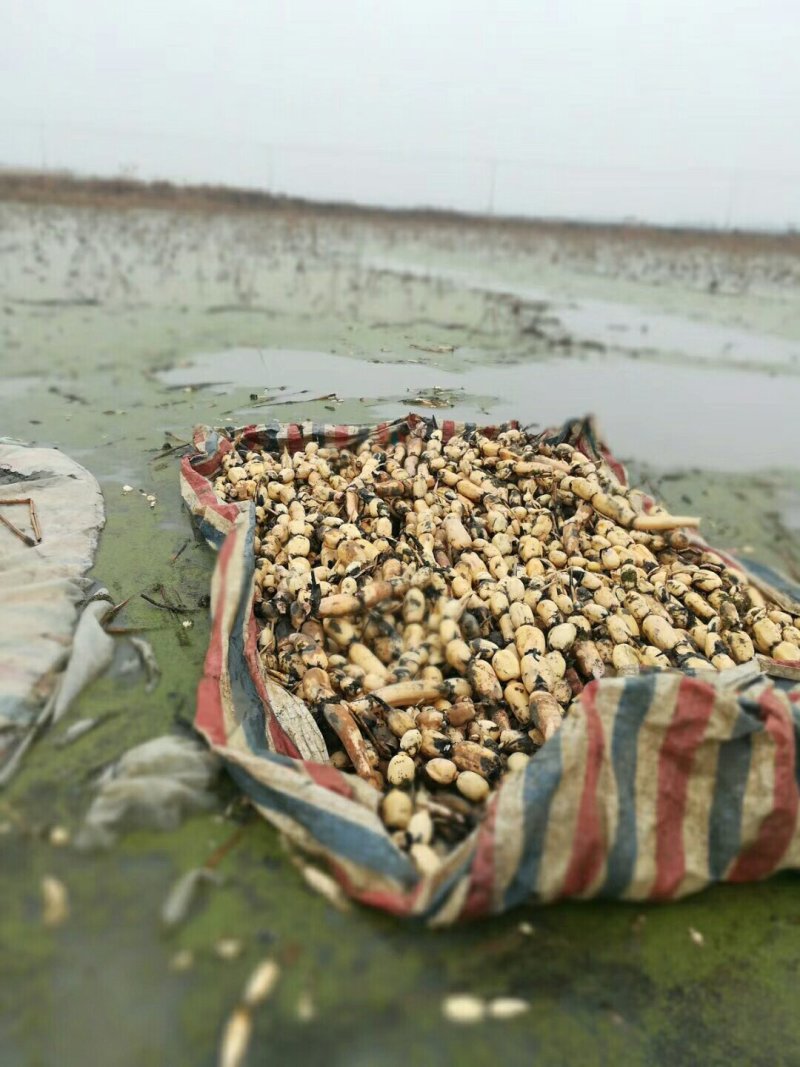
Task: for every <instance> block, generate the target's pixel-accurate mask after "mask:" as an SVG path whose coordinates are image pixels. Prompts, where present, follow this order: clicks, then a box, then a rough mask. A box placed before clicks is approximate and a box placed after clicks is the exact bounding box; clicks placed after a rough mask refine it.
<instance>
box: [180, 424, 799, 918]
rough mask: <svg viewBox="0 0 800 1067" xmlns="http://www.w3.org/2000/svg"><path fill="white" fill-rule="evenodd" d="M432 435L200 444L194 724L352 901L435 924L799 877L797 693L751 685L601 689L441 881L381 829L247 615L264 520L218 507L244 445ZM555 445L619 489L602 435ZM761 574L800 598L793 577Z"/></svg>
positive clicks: (187, 465) (739, 680) (209, 437)
mask: <svg viewBox="0 0 800 1067" xmlns="http://www.w3.org/2000/svg"><path fill="white" fill-rule="evenodd" d="M426 422H427V420H422V419H420V417H419V416H410V417H409V419H406V420H402V421H401V422H398V423H392V424H384V425H382V426H380V427H372V428H363V427H328V426H323V427H321V426H316V425H311V424H305V425H303V426H284V425H280V424H277V423H275V424H272V425H266V426H263V427H246V428H245V429H244V430H239V431H236V432H234V431H230V432H226V433H219V432H214V431H209V430H205V429H202V428H201V429H200V430H198V431H197V433H196V437H195V443H196V445H197V454H196V455H195V456H192V457H187V458H185V459H184V461H183V467H182V472H181V482H182V492H183V496H184V499H185V500H186V503H187V505H188V507H189V508H190V510H191V512H192V514H193V515H194V516H195V518H196V520H197V522H198V524H199V526H200V529H201V530H202V532H203V533H204V535H205V536H206V538H207V539H208V541H209V543H210V544H212V545H213V546H214V547H215V548H217V549H219V558H218V560H217V565H216V569H215V572H214V578H213V583H212V603H211V614H212V620H213V626H212V633H211V640H210V643H209V648H208V653H207V656H206V661H205V668H204V675H203V679H202V681H201V683H200V686H199V689H198V697H197V713H196V719H195V725H196V727H197V729H198V730H199V731H200V732H201V733H202V734H203V735H204V736H205V738H206V739H207V741H208V743H209V744H210V745H211V746H212V747H213V748H214V749H215V750H216V751H217V752H218V753H219V754H220V755H221V756H222V758H223V759H224V760H225V762H226V765H227V767H228V769H229V771H230V773H231V775H232V776H233V778H234V779H235V780H236V782H237V783H238V785H239V786H240V788H241V789H242V790H243V791H244V792H245V793H246V794H247V795H248V797H249V798H250V799H251V801H252V803H253V804H254V805H255V807H256V808H257V809H258V810H259V812H261V814H262V815H263V816H264V817H265V818H266V819H268V820H269V821H270V822H271V823H272V824H274V825H275V826H276V827H277V828H278V829H279V830H281V831H282V832H284V833H285V834H286V835H287V836H288V837H289V838H290V839H291V840H292V841H293V842H294V843H295V844H297V845H298V846H299V847H300V848H302V849H303V850H305V851H306V852H308V853H309V854H311V855H313V856H315V857H317V858H318V859H319V860H321V861H323V862H324V863H325V864H326V865H327V866H328V868H329V870H330V871H331V873H332V874H333V875H334V877H335V878H336V879H337V880H338V882H339V884H340V885H341V886H342V887H343V889H344V890H345V891H346V892H347V893H348V894H349V895H350V896H352V897H353V898H355V899H356V900H358V901H360V902H361V903H364V904H368V905H371V906H373V907H377V908H381V909H384V910H386V911H390V912H392V913H394V914H396V915H402V916H407V917H410V918H416V919H418V920H424V921H426V922H428V923H431V924H446V923H452V922H455V921H458V920H463V919H472V918H478V917H480V916H483V915H490V914H496V913H499V912H502V911H505V910H507V909H508V908H511V907H513V906H514V905H515V904H518V903H520V902H522V901H525V900H530V899H532V898H533V899H535V900H538V901H541V902H547V901H553V900H558V899H562V898H565V897H578V898H589V897H594V896H604V897H615V898H620V899H627V900H660V901H666V900H672V899H676V898H678V897H681V896H684V895H686V894H687V893H692V892H696V891H697V890H699V889H702V888H703V887H704V886H706V885H708V884H709V883H711V882H716V881H730V882H736V881H752V880H756V879H761V878H766V877H768V876H769V875H770V874H772V873H774V872H775V871H778V870H781V869H785V868H796V867H798V866H800V829H799V828H798V807H799V806H800V805H799V803H798V801H799V800H800V790H799V788H798V785H799V781H800V779H799V778H798V775H799V774H800V770H799V769H798V758H797V742H798V731H799V730H800V705H799V704H798V702H800V685H799V684H798V683H796V682H795V681H792V680H790V679H786V678H778V679H773V678H770V677H767V676H765V675H763V674H759V673H757V672H756V671H754V670H748V669H747V668H744V669H741V668H740V669H738V670H737V671H736V672H728V673H729V674H730V675H731V677H727V678H726V677H725V675H721V676H720V677H719V679H718V680H717V682H716V684H715V685H712V684H710V683H709V682H707V681H703V680H700V679H698V678H693V677H688V676H684V675H680V674H678V673H658V672H654V673H643V674H640V675H638V676H635V677H630V678H613V679H602V680H601V681H599V682H593V683H591V684H590V685H588V686H587V687H586V688H585V689H584V690H583V693H582V694H581V696H580V697H579V698H578V699H577V700H576V701H575V702H574V704H573V705H572V707H571V709H570V712H569V715H568V716H567V718H566V719H565V721H564V724H563V726H562V728H561V730H560V731H559V732H558V733H557V734H556V735H555V736H554V737H553V738H552V739H551V740H550V741H548V742H547V743H546V744H545V745H544V746H543V747H542V748H541V749H540V750H539V751H538V752H537V753H536V754H535V756H534V757H533V758H532V759H531V761H530V763H529V764H528V766H527V768H526V770H525V771H524V772H523V773H520V774H515V775H510V776H508V777H507V778H505V779H504V780H503V781H502V782H501V784H500V786H499V788H498V789H497V790H496V792H495V793H494V794H493V795H492V797H491V799H490V801H489V803H488V806H487V810H486V814H485V817H484V819H483V821H482V822H481V823H480V825H479V826H478V827H477V828H476V829H475V831H474V832H473V833H472V834H471V836H470V837H468V838H467V839H466V840H464V841H462V842H461V843H460V844H459V845H458V846H456V847H455V848H454V849H453V850H452V851H451V852H450V854H449V855H448V856H447V858H446V859H445V860H444V861H443V862H442V864H441V866H440V868H439V869H438V870H437V871H436V873H435V874H434V875H432V876H428V877H421V876H419V875H418V874H417V872H416V870H415V868H414V867H413V865H412V864H411V862H410V860H409V858H408V857H407V856H406V854H405V853H404V852H402V851H401V850H400V849H398V848H397V847H396V846H395V844H394V843H393V841H392V839H391V837H390V836H389V834H388V833H387V831H386V829H385V828H384V826H383V824H382V822H381V820H380V817H379V815H378V802H379V799H380V798H379V795H378V793H377V792H376V791H375V790H374V789H372V788H371V787H370V786H369V785H367V784H366V783H364V782H362V781H361V780H360V779H358V778H356V777H355V776H353V775H347V774H343V773H341V772H339V771H337V770H335V769H334V768H332V767H331V766H330V765H329V764H327V763H326V762H325V749H324V744H323V742H322V737H321V735H320V733H319V731H318V729H317V727H316V725H315V723H314V721H313V719H312V717H311V715H310V713H309V712H308V711H307V709H306V708H305V707H304V705H302V703H301V702H299V701H298V700H297V699H296V698H294V697H292V696H290V695H289V694H286V693H285V692H284V691H283V690H281V689H280V688H279V687H278V686H276V685H275V684H274V683H273V682H271V681H269V680H268V679H265V678H264V676H263V673H262V671H261V669H260V664H259V660H258V655H257V651H256V635H257V627H256V620H255V618H254V615H253V610H252V596H253V575H254V562H255V560H254V551H253V538H254V534H255V513H254V508H253V507H252V505H250V504H243V505H240V504H227V503H222V502H220V501H219V500H218V499H217V497H216V496H215V494H214V491H213V488H212V486H211V483H210V481H209V478H211V477H213V475H214V473H215V471H216V470H217V469H218V466H219V462H220V459H221V457H222V455H223V454H224V453H225V452H226V451H228V450H229V449H230V448H231V447H233V441H234V439H235V440H236V442H237V443H238V444H247V443H249V442H253V441H255V440H258V441H259V442H261V443H267V442H268V443H269V444H270V446H272V447H275V448H283V447H288V448H289V449H290V450H294V449H296V448H299V447H303V445H304V444H305V442H306V441H307V440H308V439H314V440H318V441H325V442H326V443H330V442H332V441H335V442H336V443H339V444H341V445H352V444H353V443H355V442H357V441H359V440H363V439H364V438H365V437H366V436H368V435H370V434H375V435H376V436H379V437H380V439H381V440H383V441H385V442H386V443H388V442H390V441H393V440H399V439H401V438H402V437H403V436H404V435H405V434H407V433H409V432H412V431H413V432H420V430H421V429H423V427H421V426H420V424H421V423H426ZM444 429H445V433H446V435H447V436H450V435H452V434H453V433H456V432H461V431H462V430H463V429H464V427H462V426H457V425H456V424H454V423H450V424H444ZM553 439H560V440H569V441H570V442H571V443H575V444H578V445H579V446H580V447H582V448H583V449H584V450H585V451H586V452H587V454H590V455H593V456H597V457H601V456H602V457H603V458H604V459H605V460H606V462H609V464H610V465H612V464H613V466H614V470H615V472H616V473H617V475H618V477H620V479H621V480H622V479H624V470H623V469H622V468H621V467H620V466H619V465H618V464H616V463H614V461H613V459H612V458H611V457H610V455H609V454H608V452H607V450H605V449H604V447H603V446H602V445H601V443H600V442H599V441H598V439H597V436H596V434H595V432H594V429H593V426H592V424H591V422H590V421H589V420H583V421H573V422H571V423H569V424H567V426H566V427H565V428H564V429H563V430H562V431H561V433H560V434H558V435H555V434H554V435H553ZM739 565H741V564H739ZM747 569H748V572H750V573H752V574H753V576H754V577H756V578H757V579H758V580H759V582H760V583H761V584H762V586H763V584H764V583H765V582H769V583H770V585H771V587H772V588H773V589H774V590H776V591H778V592H779V594H780V595H781V596H783V597H788V598H791V599H795V600H796V599H797V598H798V590H796V589H795V588H794V587H792V586H791V585H790V584H789V583H787V582H786V581H785V580H784V579H782V578H781V577H780V576H777V575H774V574H772V572H767V571H766V570H765V569H764V568H758V570H757V572H756V568H752V569H751V568H749V567H748V568H747ZM785 673H792V672H791V671H789V672H785Z"/></svg>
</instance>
